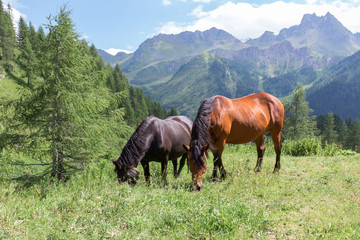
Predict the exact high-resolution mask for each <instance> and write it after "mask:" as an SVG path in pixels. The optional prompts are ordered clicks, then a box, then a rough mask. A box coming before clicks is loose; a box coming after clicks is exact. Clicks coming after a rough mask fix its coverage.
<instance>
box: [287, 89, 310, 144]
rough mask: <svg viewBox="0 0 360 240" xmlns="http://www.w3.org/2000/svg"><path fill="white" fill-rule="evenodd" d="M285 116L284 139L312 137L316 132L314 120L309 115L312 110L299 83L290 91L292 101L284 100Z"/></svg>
mask: <svg viewBox="0 0 360 240" xmlns="http://www.w3.org/2000/svg"><path fill="white" fill-rule="evenodd" d="M284 109H285V118H284V126H283V134H284V136H285V139H289V138H291V139H294V140H297V139H301V138H305V137H312V136H314V135H315V133H316V122H315V119H314V117H310V114H311V113H312V112H313V110H312V109H310V108H309V103H308V102H307V101H306V100H305V90H304V88H303V87H302V85H301V84H299V85H298V86H297V87H296V89H295V90H294V91H293V93H292V102H291V103H290V102H288V101H285V102H284Z"/></svg>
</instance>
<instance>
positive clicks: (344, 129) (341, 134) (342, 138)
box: [337, 122, 349, 148]
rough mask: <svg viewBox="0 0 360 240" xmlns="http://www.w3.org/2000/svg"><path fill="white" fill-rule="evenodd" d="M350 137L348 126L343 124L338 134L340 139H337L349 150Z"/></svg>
mask: <svg viewBox="0 0 360 240" xmlns="http://www.w3.org/2000/svg"><path fill="white" fill-rule="evenodd" d="M348 135H349V128H348V126H347V125H346V123H345V122H343V123H342V125H341V128H340V130H339V132H338V138H337V142H338V143H339V144H340V145H341V146H342V147H343V148H349V147H348V146H347V138H348Z"/></svg>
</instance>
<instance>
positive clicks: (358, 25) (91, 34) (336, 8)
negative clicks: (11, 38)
mask: <svg viewBox="0 0 360 240" xmlns="http://www.w3.org/2000/svg"><path fill="white" fill-rule="evenodd" d="M2 2H3V4H6V5H7V4H8V3H10V5H11V6H12V8H13V15H14V19H15V20H16V19H18V18H19V15H20V14H21V15H22V16H24V17H25V20H26V21H27V22H29V21H31V22H32V24H33V25H34V26H35V28H36V29H37V28H38V27H39V26H41V25H42V24H45V23H47V17H48V16H49V15H50V14H52V15H56V14H57V13H58V12H59V8H60V7H61V6H64V4H66V5H67V7H68V10H71V12H72V13H71V18H72V20H73V22H74V24H75V30H76V31H77V32H78V33H79V34H80V35H81V36H83V38H85V39H86V40H87V41H88V42H89V43H93V44H95V46H96V47H97V48H100V49H104V50H109V49H111V48H113V49H122V50H126V51H135V50H136V49H137V48H138V46H139V45H140V44H141V43H142V42H143V41H145V40H146V39H147V38H150V37H153V36H155V35H157V34H159V33H166V34H176V33H179V32H181V31H195V30H201V31H204V30H207V29H209V28H211V27H217V28H219V29H223V30H225V31H227V32H229V33H231V34H232V35H234V36H235V37H237V38H238V39H241V40H244V39H248V38H256V37H259V36H260V35H261V34H262V33H263V32H264V31H272V32H274V33H275V34H277V33H278V32H279V30H280V29H282V28H285V27H290V26H293V25H296V24H299V23H300V21H301V18H302V16H303V15H304V14H305V13H316V14H317V15H318V16H323V15H325V14H326V13H327V12H330V13H332V14H333V15H334V16H335V17H336V18H337V19H338V20H339V21H340V22H342V23H343V25H344V26H345V27H347V28H348V29H349V30H350V31H352V32H353V33H356V32H360V17H359V16H360V0H336V1H330V0H298V1H286V0H283V1H272V0H264V1H249V0H242V1H238V0H102V1H93V0H2ZM109 51H110V50H109Z"/></svg>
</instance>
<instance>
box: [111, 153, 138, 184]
mask: <svg viewBox="0 0 360 240" xmlns="http://www.w3.org/2000/svg"><path fill="white" fill-rule="evenodd" d="M112 162H113V164H114V165H115V170H114V171H115V172H116V174H117V179H118V181H119V183H122V182H126V181H127V182H128V183H129V184H131V185H134V184H136V182H137V180H138V179H139V172H138V171H137V170H136V168H134V167H129V166H124V165H123V164H121V162H119V161H115V160H114V159H112Z"/></svg>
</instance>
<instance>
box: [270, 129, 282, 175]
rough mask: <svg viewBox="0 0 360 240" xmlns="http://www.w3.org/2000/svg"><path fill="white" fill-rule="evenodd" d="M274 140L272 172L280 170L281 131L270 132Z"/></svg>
mask: <svg viewBox="0 0 360 240" xmlns="http://www.w3.org/2000/svg"><path fill="white" fill-rule="evenodd" d="M271 137H272V139H273V142H274V148H275V153H276V162H275V167H274V173H276V172H278V171H279V170H280V155H281V132H279V133H277V134H271Z"/></svg>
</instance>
